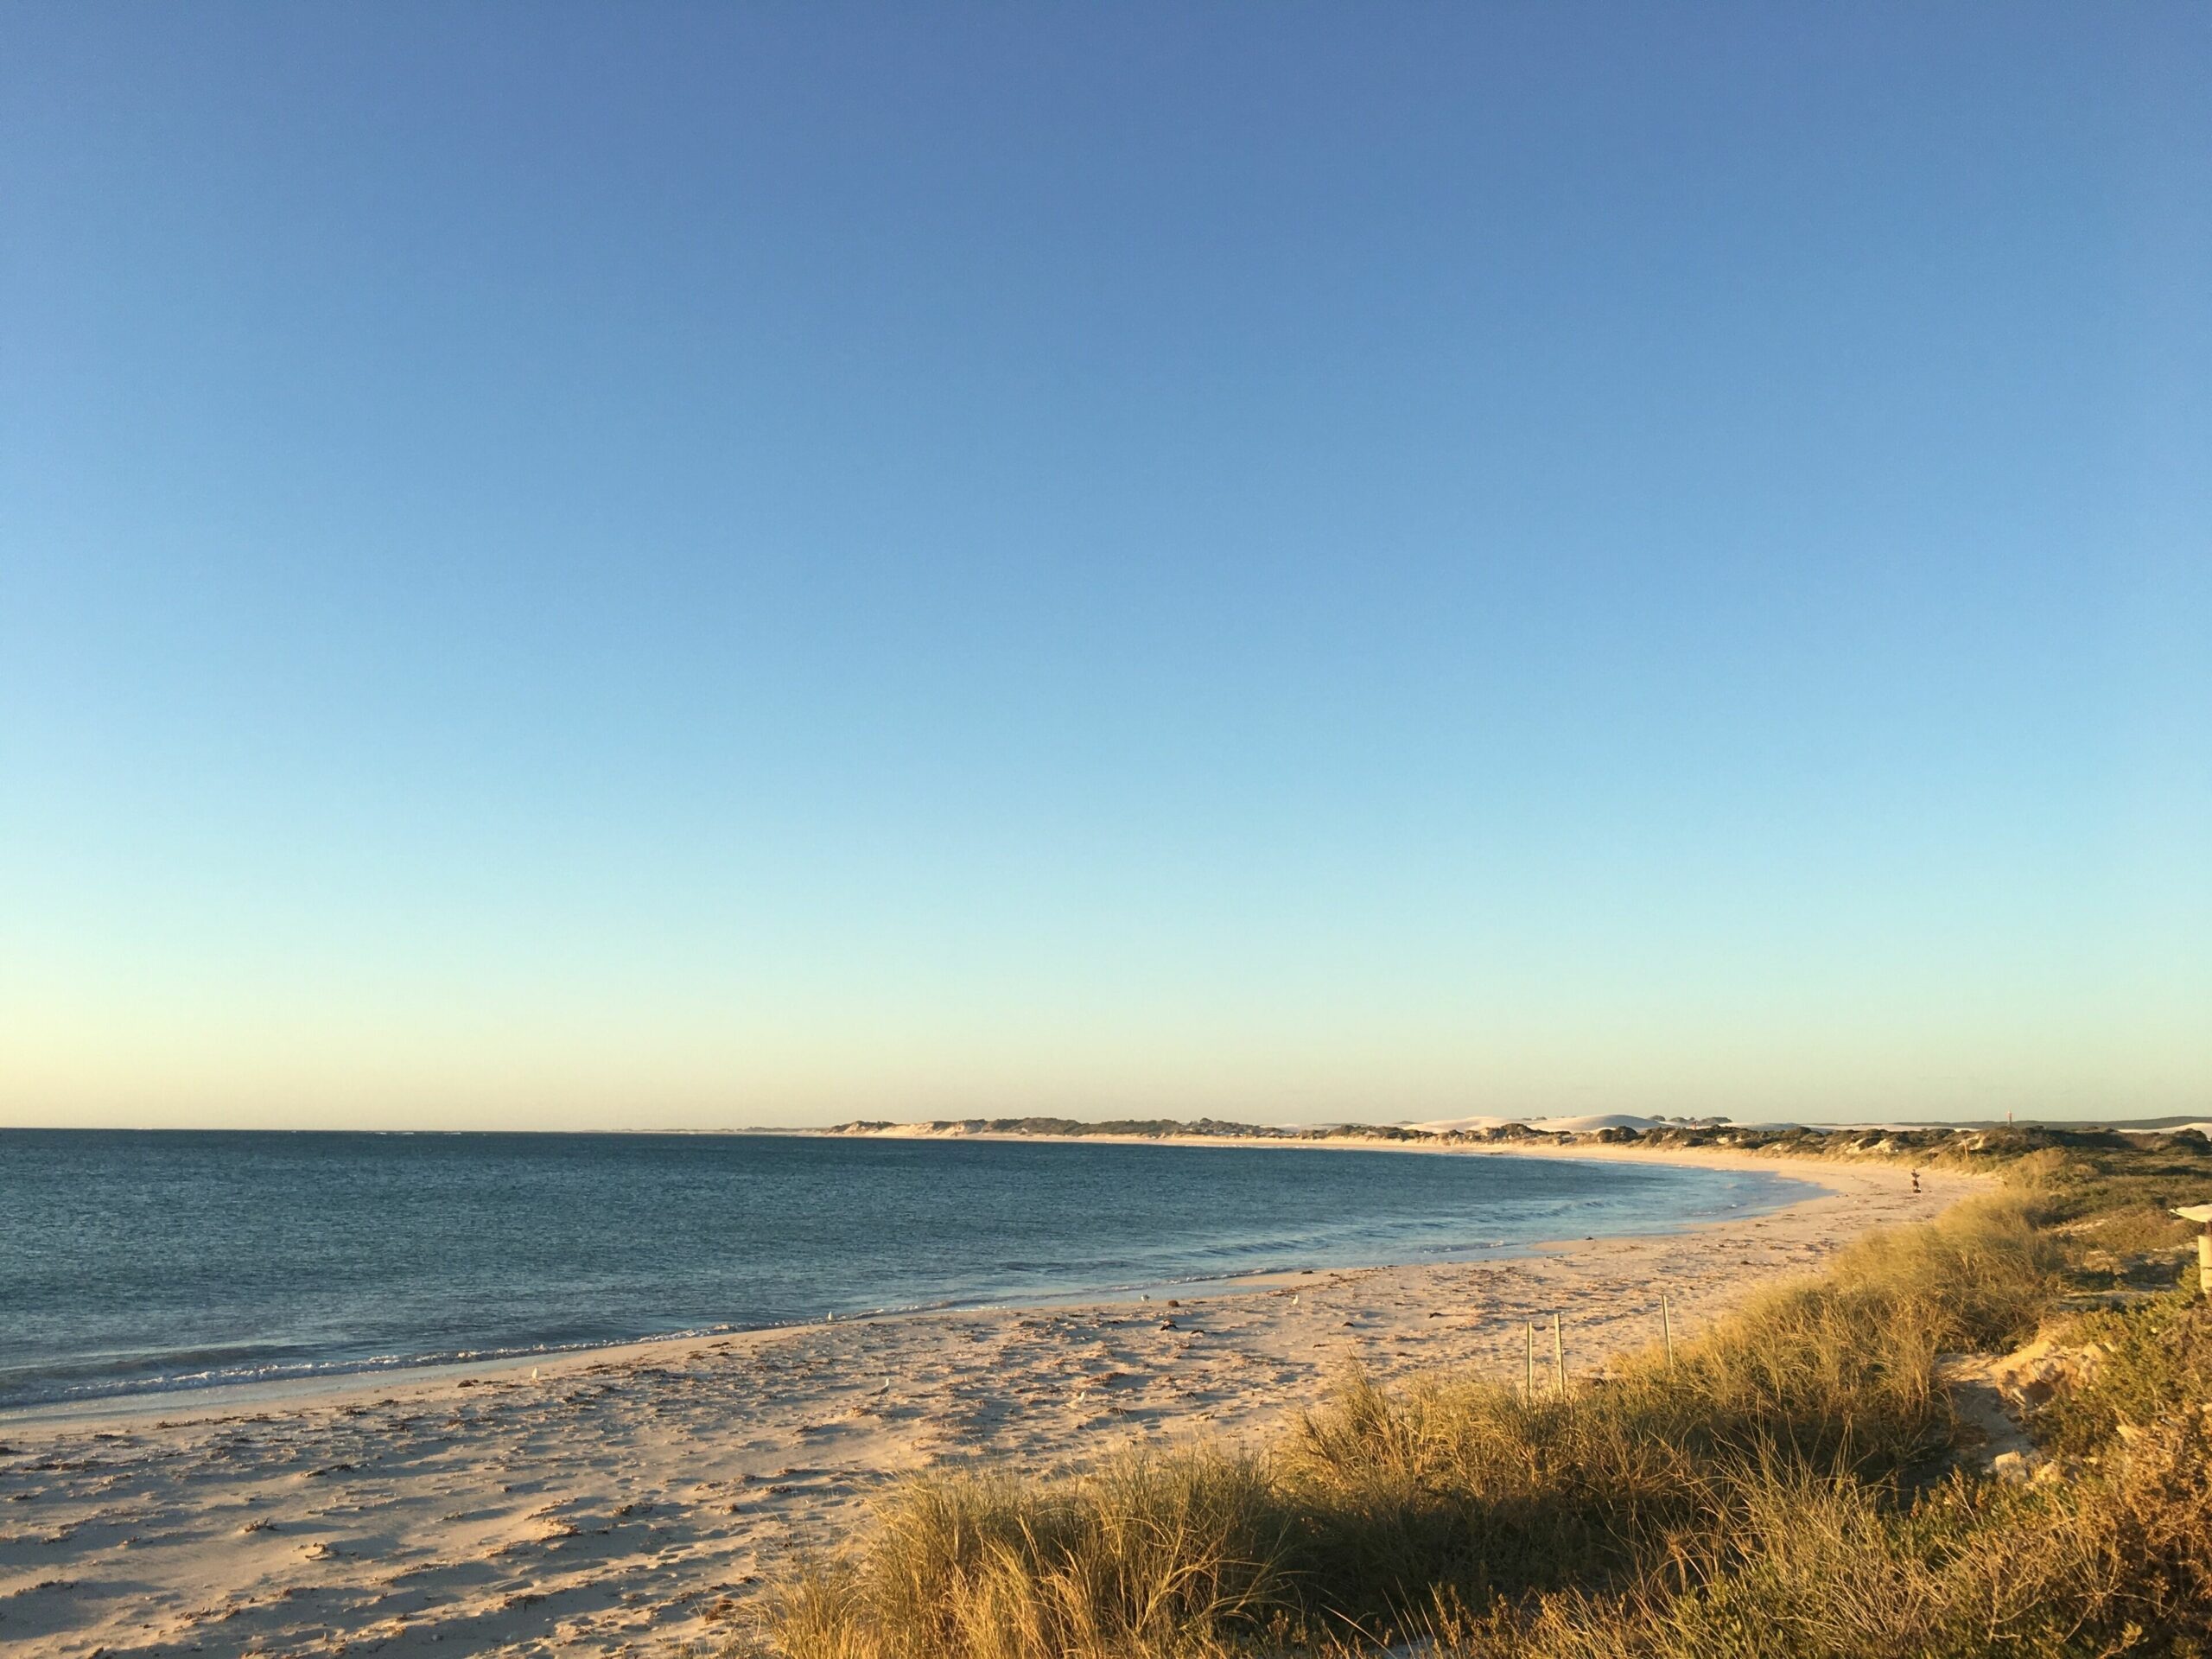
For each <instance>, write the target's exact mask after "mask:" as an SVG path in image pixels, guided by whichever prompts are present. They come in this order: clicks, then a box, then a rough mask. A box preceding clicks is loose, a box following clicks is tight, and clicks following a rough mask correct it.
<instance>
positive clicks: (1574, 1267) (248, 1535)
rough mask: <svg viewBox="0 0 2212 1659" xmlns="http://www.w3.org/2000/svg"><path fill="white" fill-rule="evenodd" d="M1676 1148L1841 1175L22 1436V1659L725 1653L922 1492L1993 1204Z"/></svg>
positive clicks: (1394, 1370) (1215, 1426)
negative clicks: (1545, 1224) (1492, 1255)
mask: <svg viewBox="0 0 2212 1659" xmlns="http://www.w3.org/2000/svg"><path fill="white" fill-rule="evenodd" d="M1470 1155H1484V1154H1479V1153H1477V1154H1470ZM1573 1155H1577V1156H1592V1155H1627V1156H1637V1155H1638V1154H1635V1153H1633V1152H1629V1153H1626V1154H1621V1153H1618V1152H1617V1151H1616V1150H1615V1149H1611V1148H1605V1147H1597V1148H1587V1147H1586V1148H1578V1149H1577V1150H1576V1152H1575V1153H1574V1154H1573ZM1670 1160H1671V1161H1677V1162H1688V1161H1696V1162H1705V1163H1712V1164H1731V1165H1734V1166H1748V1167H1756V1168H1759V1169H1763V1170H1767V1171H1779V1172H1786V1173H1792V1174H1798V1175H1802V1176H1804V1177H1805V1178H1806V1179H1810V1180H1813V1181H1815V1182H1818V1183H1819V1184H1820V1185H1821V1186H1822V1187H1824V1188H1826V1189H1827V1191H1826V1192H1823V1193H1822V1194H1821V1196H1819V1197H1816V1198H1811V1199H1809V1200H1808V1201H1806V1202H1804V1203H1802V1204H1799V1205H1795V1206H1793V1207H1792V1208H1790V1209H1789V1210H1786V1211H1781V1212H1778V1213H1776V1214H1773V1215H1770V1216H1765V1217H1754V1218H1749V1219H1745V1220H1742V1221H1738V1222H1732V1223H1729V1224H1724V1225H1720V1226H1718V1227H1715V1228H1711V1229H1707V1230H1702V1231H1700V1232H1696V1233H1693V1234H1688V1235H1681V1236H1671V1237H1659V1238H1643V1239H1603V1240H1597V1241H1591V1242H1581V1241H1577V1242H1573V1243H1566V1244H1563V1245H1561V1246H1560V1247H1559V1248H1557V1249H1552V1250H1549V1251H1547V1252H1545V1253H1543V1254H1541V1255H1536V1256H1534V1257H1530V1258H1525V1259H1516V1260H1507V1261H1489V1262H1458V1263H1452V1264H1445V1265H1428V1266H1419V1267H1401V1268H1375V1269H1369V1270H1364V1271H1354V1272H1334V1271H1323V1272H1318V1273H1313V1274H1295V1275H1285V1276H1280V1277H1277V1278H1274V1279H1269V1280H1262V1281H1249V1282H1247V1283H1244V1284H1243V1285H1242V1286H1239V1287H1236V1288H1235V1289H1234V1290H1233V1291H1232V1292H1230V1293H1226V1294H1212V1295H1208V1296H1204V1297H1197V1296H1185V1295H1179V1296H1178V1297H1177V1298H1176V1300H1173V1301H1167V1300H1162V1299H1157V1298H1155V1299H1154V1300H1146V1301H1136V1302H1125V1303H1119V1304H1113V1305H1099V1306H1065V1307H1050V1308H1035V1309H1027V1310H1014V1309H1009V1310H995V1311H990V1312H986V1313H932V1314H925V1315H918V1316H909V1317H902V1318H895V1319H871V1320H859V1321H851V1322H839V1323H836V1324H824V1325H808V1326H804V1327H798V1328H794V1329H787V1330H780V1331H774V1332H758V1333H754V1334H751V1335H747V1336H742V1337H730V1338H711V1339H703V1340H690V1341H685V1342H670V1343H655V1344H638V1345H636V1346H633V1347H630V1348H626V1349H620V1350H603V1351H597V1352H593V1353H589V1354H582V1355H575V1356H570V1357H565V1358H563V1359H562V1360H560V1361H558V1362H556V1363H543V1362H541V1363H539V1364H538V1365H537V1366H536V1367H535V1368H533V1367H531V1366H530V1365H528V1364H524V1365H520V1366H510V1367H506V1368H503V1369H499V1370H488V1371H485V1372H482V1373H480V1374H478V1375H474V1376H438V1377H435V1378H420V1379H417V1380H416V1381H414V1382H411V1383H407V1384H404V1385H397V1386H396V1385H394V1383H392V1382H391V1378H390V1377H389V1376H386V1377H383V1378H378V1379H376V1380H374V1381H373V1382H371V1383H364V1384H361V1385H359V1386H358V1387H351V1388H346V1389H327V1390H326V1391H324V1392H321V1393H319V1394H316V1395H306V1396H288V1397H277V1396H272V1395H268V1394H266V1393H257V1392H253V1391H246V1390H240V1391H237V1392H235V1393H233V1394H232V1395H230V1396H228V1397H226V1398H223V1399H216V1398H214V1397H212V1396H196V1397H181V1396H170V1397H169V1398H168V1400H167V1401H166V1402H164V1403H163V1404H162V1406H161V1408H159V1409H160V1411H161V1412H162V1414H161V1415H156V1414H152V1413H149V1412H143V1411H141V1412H132V1413H116V1414H111V1415H108V1416H106V1417H104V1418H99V1419H93V1418H76V1419H67V1420H56V1419H52V1418H27V1417H23V1416H21V1415H19V1416H17V1417H16V1418H14V1419H12V1420H0V1656H8V1659H16V1656H24V1659H28V1656H30V1655H34V1654H36V1655H41V1656H43V1655H69V1656H90V1655H92V1654H95V1653H100V1652H105V1653H106V1654H109V1655H115V1656H123V1655H151V1654H154V1653H163V1654H174V1653H177V1652H180V1651H186V1650H190V1651H198V1652H204V1653H209V1654H235V1653H244V1652H248V1651H268V1652H284V1653H313V1654H323V1653H336V1652H339V1651H340V1650H341V1649H358V1648H361V1647H373V1648H375V1649H376V1650H378V1651H379V1652H383V1653H390V1654H409V1653H438V1654H448V1655H449V1654H454V1653H470V1654H475V1653H495V1654H550V1653H555V1652H558V1653H563V1654H594V1653H613V1652H617V1651H627V1652H646V1653H650V1652H654V1651H658V1650H660V1649H662V1648H664V1647H667V1648H671V1649H672V1648H673V1647H674V1646H675V1645H676V1644H677V1643H681V1642H685V1641H690V1642H704V1641H710V1640H712V1639H713V1638H714V1637H715V1635H716V1634H717V1633H718V1632H722V1631H726V1630H728V1629H729V1628H730V1627H731V1623H732V1621H733V1620H738V1619H742V1618H744V1617H745V1616H746V1605H747V1597H748V1596H749V1595H750V1594H752V1593H753V1592H755V1591H756V1590H757V1587H758V1586H759V1583H760V1578H761V1575H763V1574H764V1573H768V1572H770V1571H772V1569H773V1568H774V1567H776V1566H777V1565H778V1564H779V1563H782V1562H785V1561H788V1560H791V1557H792V1556H793V1554H794V1553H795V1552H798V1551H804V1550H808V1549H820V1548H828V1547H830V1546H833V1545H834V1544H835V1543H836V1541H838V1540H839V1539H841V1538H842V1537H843V1536H845V1535H847V1534H848V1533H849V1530H850V1529H852V1528H853V1527H855V1525H857V1524H860V1523H861V1522H863V1521H864V1518H865V1510H866V1505H867V1503H868V1498H869V1497H870V1496H871V1495H872V1494H873V1493H874V1492H876V1491H880V1490H881V1489H882V1487H883V1486H884V1484H885V1483H886V1482H887V1481H889V1480H892V1479H894V1478H897V1477H898V1476H899V1475H901V1474H904V1473H906V1472H909V1471H917V1470H927V1469H944V1468H951V1467H960V1466H964V1465H971V1464H975V1463H977V1462H980V1461H983V1460H988V1459H1003V1460H1006V1461H1007V1462H1009V1463H1012V1464H1014V1465H1020V1466H1023V1467H1027V1468H1044V1467H1051V1466H1061V1465H1068V1464H1070V1463H1074V1462H1080V1461H1081V1460H1083V1459H1086V1458H1089V1457H1092V1456H1096V1454H1097V1453H1099V1452H1103V1451H1104V1450H1106V1449H1109V1448H1110V1447H1113V1446H1118V1445H1121V1444H1122V1443H1124V1442H1127V1441H1129V1440H1138V1439H1166V1438H1172V1437H1178V1436H1192V1435H1217V1436H1224V1437H1230V1438H1235V1437H1242V1436H1248V1435H1255V1434H1261V1433H1266V1432H1268V1430H1270V1429H1272V1428H1273V1427H1275V1426H1277V1425H1278V1424H1279V1423H1281V1421H1282V1420H1283V1419H1284V1417H1285V1415H1286V1414H1288V1413H1291V1412H1294V1411H1295V1410H1296V1409H1297V1408H1299V1406H1300V1405H1301V1404H1302V1403H1304V1402H1308V1401H1311V1400H1313V1398H1314V1397H1315V1396H1316V1395H1317V1392H1318V1391H1319V1389H1321V1388H1322V1387H1324V1386H1325V1378H1326V1376H1327V1375H1328V1374H1329V1373H1330V1372H1331V1371H1332V1370H1333V1369H1335V1368H1338V1367H1340V1366H1342V1365H1343V1364H1344V1363H1345V1362H1347V1361H1352V1360H1357V1362H1358V1363H1361V1364H1363V1365H1364V1366H1366V1367H1368V1368H1369V1369H1370V1370H1371V1371H1373V1372H1375V1373H1376V1374H1378V1375H1381V1376H1393V1375H1396V1374H1400V1373H1402V1372H1404V1371H1406V1370H1411V1369H1414V1368H1418V1367H1425V1366H1431V1365H1442V1364H1455V1365H1472V1366H1476V1367H1478V1368H1485V1369H1488V1370H1493V1371H1495V1372H1496V1373H1497V1374H1498V1375H1500V1376H1508V1375H1512V1374H1514V1373H1515V1371H1516V1369H1517V1367H1518V1365H1519V1363H1520V1360H1519V1354H1520V1349H1521V1342H1522V1338H1521V1331H1522V1321H1523V1320H1525V1319H1549V1317H1550V1315H1551V1313H1553V1312H1554V1310H1558V1311H1560V1312H1561V1313H1562V1314H1563V1315H1564V1319H1565V1328H1566V1332H1567V1344H1568V1357H1569V1360H1570V1363H1572V1364H1573V1365H1576V1366H1590V1365H1594V1364H1597V1363H1599V1362H1600V1361H1601V1360H1602V1359H1603V1358H1604V1357H1605V1356H1607V1355H1608V1354H1611V1353H1615V1352H1618V1351H1620V1350H1622V1349H1623V1348H1625V1347H1631V1346H1636V1345H1640V1344H1643V1343H1646V1342H1649V1341H1650V1340H1651V1339H1653V1338H1654V1337H1655V1336H1656V1332H1657V1325H1656V1303H1657V1299H1658V1296H1659V1294H1660V1292H1661V1291H1662V1289H1663V1290H1665V1291H1666V1292H1667V1293H1668V1294H1669V1296H1670V1297H1671V1299H1672V1300H1673V1302H1674V1305H1675V1308H1676V1309H1677V1310H1678V1313H1680V1315H1681V1318H1682V1319H1684V1320H1685V1321H1686V1323H1687V1324H1688V1325H1690V1326H1692V1327H1694V1325H1696V1323H1697V1322H1698V1321H1700V1319H1708V1318H1710V1317H1712V1316H1713V1314H1714V1313H1717V1312H1719V1311H1720V1310H1721V1309H1723V1308H1725V1307H1726V1306H1729V1305H1730V1304H1732V1302H1734V1301H1735V1300H1738V1299H1739V1298H1740V1297H1741V1296H1742V1295H1743V1294H1744V1293H1745V1291H1746V1289H1748V1288H1749V1287H1752V1286H1754V1285H1756V1284H1757V1283H1758V1282H1760V1281H1763V1280H1765V1279H1768V1278H1770V1277H1772V1276H1774V1275H1776V1274H1784V1273H1788V1272H1790V1271H1792V1270H1796V1269H1802V1268H1811V1267H1814V1266H1815V1265H1817V1264H1818V1263H1819V1262H1821V1260H1822V1259H1823V1258H1824V1257H1825V1256H1827V1255H1828V1254H1829V1253H1830V1252H1832V1251H1833V1250H1834V1249H1835V1248H1836V1247H1837V1246H1838V1245H1839V1244H1840V1243H1841V1242H1842V1241H1844V1240H1845V1239H1847V1238H1848V1237H1849V1236H1852V1235H1853V1234H1854V1233H1856V1232H1858V1231H1859V1230H1862V1229H1864V1228H1866V1226H1868V1225H1870V1224H1875V1223H1879V1222H1890V1221H1902V1220H1906V1219H1910V1218H1915V1217H1923V1216H1926V1215H1928V1214H1930V1213H1932V1212H1933V1211H1935V1210H1936V1209H1937V1208H1940V1207H1941V1206H1942V1205H1943V1204H1945V1203H1947V1202H1948V1201H1949V1200H1950V1199H1951V1198H1955V1197H1956V1196H1958V1195H1959V1194H1960V1193H1961V1192H1962V1191H1964V1190H1965V1187H1966V1182H1965V1180H1964V1179H1962V1178H1960V1177H1956V1176H1946V1175H1936V1176H1932V1177H1929V1178H1927V1179H1926V1183H1925V1185H1926V1189H1927V1190H1926V1191H1925V1192H1924V1193H1922V1194H1920V1195H1917V1196H1916V1195H1914V1194H1913V1193H1912V1192H1910V1187H1909V1184H1908V1178H1907V1176H1906V1174H1905V1173H1904V1171H1902V1170H1900V1169H1896V1168H1893V1167H1891V1166H1885V1165H1873V1166H1834V1165H1830V1164H1826V1163H1806V1164H1802V1165H1797V1166H1789V1165H1786V1164H1784V1163H1783V1162H1781V1161H1780V1160H1775V1159H1770V1158H1747V1157H1745V1156H1742V1155H1740V1154H1726V1153H1708V1154H1689V1153H1683V1154H1672V1155H1671V1158H1670Z"/></svg>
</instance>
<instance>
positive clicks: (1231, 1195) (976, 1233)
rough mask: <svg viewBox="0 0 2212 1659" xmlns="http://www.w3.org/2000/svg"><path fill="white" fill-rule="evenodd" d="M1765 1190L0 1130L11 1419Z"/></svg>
mask: <svg viewBox="0 0 2212 1659" xmlns="http://www.w3.org/2000/svg"><path fill="white" fill-rule="evenodd" d="M1807 1191H1808V1189H1807V1188H1806V1187H1805V1186H1804V1185H1803V1184H1802V1183H1799V1182H1794V1181H1790V1180H1789V1179H1784V1178H1782V1177H1777V1176H1770V1175H1765V1174H1756V1173H1736V1172H1726V1171H1715V1170H1706V1169H1684V1168H1675V1167H1669V1166H1660V1165H1637V1164H1618V1163H1597V1162H1587V1163H1585V1162H1576V1161H1570V1160H1554V1159H1510V1158H1455V1157H1436V1156H1421V1155H1412V1154H1402V1153H1390V1152H1364V1151H1348V1150H1340V1149H1328V1150H1317V1149H1300V1148H1290V1147H1265V1146H1259V1147H1191V1146H1143V1145H1135V1146H1132V1145H1106V1144H1084V1143H1077V1144H1061V1143H1051V1142H1040V1141H870V1140H840V1139H827V1138H814V1137H804V1136H785V1135H711V1136H709V1135H270V1134H189V1133H113V1132H93V1131H61V1130H6V1131H0V1197H3V1198H4V1201H3V1202H0V1407H7V1406H22V1405H28V1404H32V1403H39V1402H52V1401H56V1400H63V1399H70V1398H86V1397H94V1396H99V1395H118V1394H129V1393H136V1392H141V1391H144V1390H149V1389H179V1388H189V1387H194V1386H204V1385H208V1384H213V1383H238V1382H246V1381H253V1380H257V1379H277V1378H286V1377H303V1376H316V1375H321V1374H323V1373H327V1372H333V1371H342V1370H368V1369H377V1368H391V1367H400V1366H408V1365H417V1364H423V1363H438V1362H444V1361H451V1360H454V1359H461V1358H467V1357H476V1356H486V1355H493V1354H513V1353H525V1352H531V1351H540V1350H550V1349H558V1348H565V1347H576V1346H585V1345H589V1344H598V1343H609V1342H620V1341H626V1340H631V1339H634V1338H640V1337H648V1336H654V1335H659V1334H664V1333H673V1332H683V1331H696V1330H710V1329H716V1328H733V1327H734V1328H743V1327H749V1326H758V1325H779V1324H788V1323H794V1322H797V1321H800V1320H805V1319H821V1318H823V1316H824V1315H827V1314H830V1313H837V1314H848V1313H862V1312H872V1311H878V1310H883V1309H891V1308H910V1307H925V1306H957V1305H967V1304H981V1303H988V1302H1007V1301H1025V1300H1045V1299H1048V1298H1052V1297H1058V1296H1066V1295H1073V1294H1086V1293H1091V1292H1103V1291H1110V1290H1116V1289H1127V1288H1133V1287H1139V1286H1147V1285H1160V1284H1175V1283H1185V1282H1192V1281H1200V1280H1205V1279H1211V1278H1219V1277H1223V1276H1225V1275H1228V1274H1243V1273H1254V1272H1263V1271H1268V1270H1274V1269H1280V1268H1309V1267H1342V1266H1357V1265H1367V1264H1373V1263H1378V1262H1411V1261H1420V1260H1425V1259H1435V1258H1442V1257H1446V1256H1465V1255H1478V1254H1482V1253H1484V1252H1491V1251H1497V1250H1504V1249H1515V1248H1519V1247H1525V1246H1527V1245H1529V1244H1532V1243H1537V1242H1540V1241H1542V1240H1547V1239H1556V1238H1566V1237H1573V1238H1580V1237H1583V1236H1592V1235H1602V1234H1621V1233H1643V1232H1656V1231H1662V1230H1670V1229H1674V1228H1678V1227H1681V1226H1685V1225H1688V1224H1694V1223H1695V1222H1698V1221H1701V1220H1707V1219H1711V1218H1713V1217H1721V1216H1726V1215H1731V1214H1739V1213H1742V1212H1743V1211H1746V1210H1758V1209H1765V1208H1771V1207H1774V1206H1777V1205H1781V1204H1785V1203H1788V1202H1789V1201H1791V1200H1792V1199H1793V1198H1796V1197H1800V1196H1802V1195H1803V1194H1804V1193H1805V1192H1807Z"/></svg>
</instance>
